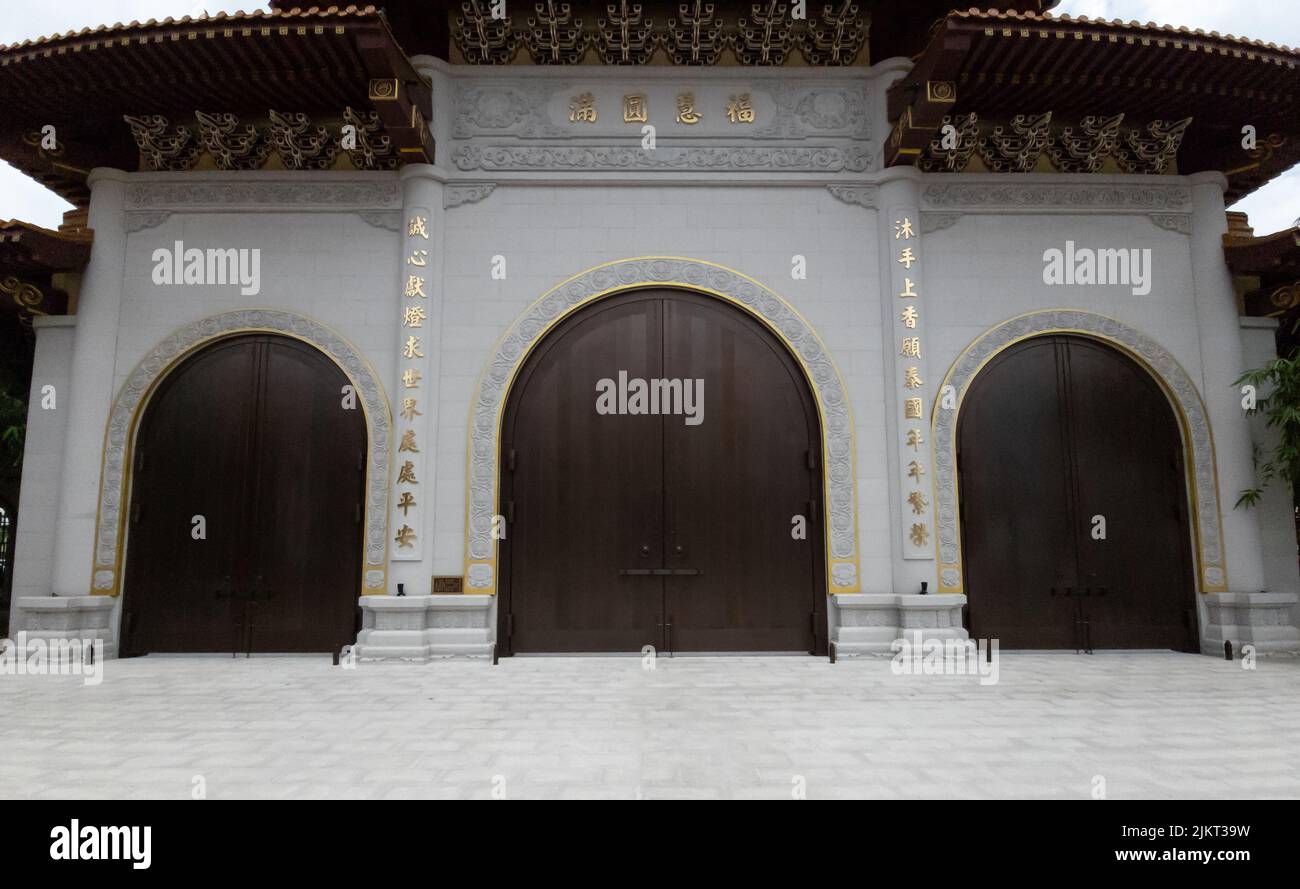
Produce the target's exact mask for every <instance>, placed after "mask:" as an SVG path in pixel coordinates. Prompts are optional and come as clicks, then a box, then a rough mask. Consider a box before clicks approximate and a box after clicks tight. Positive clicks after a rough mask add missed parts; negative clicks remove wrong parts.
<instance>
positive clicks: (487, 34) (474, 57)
mask: <svg viewBox="0 0 1300 889" xmlns="http://www.w3.org/2000/svg"><path fill="white" fill-rule="evenodd" d="M489 2H490V0H463V2H462V3H461V5H460V8H461V15H459V16H457V17H456V18H454V19H453V20H452V24H453V28H452V34H454V35H455V40H456V47H457V48H458V49H459V50H460V53H461V56H463V57H464V59H465V61H466V62H468V63H469V64H471V65H508V64H510V62H511V60H513V59H514V57H515V53H516V52H518V51H519V42H520V41H519V35H518V34H516V33H515V30H514V27H513V22H512V20H511V19H510V17H509V16H506V17H504V18H500V19H494V18H492V16H491V14H490V13H489V10H488V5H489Z"/></svg>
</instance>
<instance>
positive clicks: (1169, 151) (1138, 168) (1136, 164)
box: [1115, 117, 1192, 173]
mask: <svg viewBox="0 0 1300 889" xmlns="http://www.w3.org/2000/svg"><path fill="white" fill-rule="evenodd" d="M1191 123H1192V119H1191V118H1190V117H1185V118H1183V119H1182V120H1174V121H1169V120H1153V121H1151V123H1149V124H1147V127H1146V134H1145V135H1144V134H1143V133H1142V131H1141V130H1137V129H1132V130H1129V131H1128V133H1127V134H1126V135H1125V137H1124V141H1123V142H1122V143H1121V144H1119V145H1118V146H1116V149H1115V161H1116V162H1117V163H1118V164H1119V168H1120V169H1121V170H1123V171H1124V172H1125V173H1163V172H1165V171H1166V170H1167V169H1169V166H1170V165H1171V164H1172V163H1173V162H1174V160H1175V159H1176V158H1177V157H1178V146H1179V145H1181V144H1182V142H1183V134H1184V133H1186V132H1187V128H1188V127H1189V126H1190V125H1191Z"/></svg>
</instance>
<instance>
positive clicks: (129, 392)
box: [90, 309, 393, 596]
mask: <svg viewBox="0 0 1300 889" xmlns="http://www.w3.org/2000/svg"><path fill="white" fill-rule="evenodd" d="M257 333H263V334H271V335H275V336H282V337H285V338H287V339H293V340H297V341H299V342H301V343H304V344H306V345H308V346H311V347H312V348H314V349H316V351H318V352H320V353H321V354H323V355H324V356H326V357H327V358H329V359H330V360H331V361H333V362H334V364H335V365H337V366H338V368H339V370H340V371H342V372H343V375H344V376H345V377H346V378H347V380H348V382H349V384H351V386H352V387H353V391H354V392H355V393H356V394H357V396H358V401H359V403H360V404H361V410H362V416H363V418H364V420H365V424H366V447H367V460H366V478H365V504H364V507H363V517H362V518H363V524H362V563H361V564H362V589H361V593H362V594H363V595H382V594H383V593H385V592H386V591H387V586H388V563H387V538H388V490H389V478H388V477H389V462H390V459H389V446H390V437H391V431H392V425H393V424H392V412H391V408H390V406H389V402H388V397H387V395H386V394H385V392H384V388H383V384H382V383H381V382H380V378H379V375H378V374H377V373H376V372H375V370H374V368H373V367H372V366H371V365H370V363H369V361H367V360H366V358H365V357H364V355H363V354H362V353H361V352H360V350H358V349H357V348H356V347H354V346H353V345H352V344H351V343H350V342H349V341H348V340H347V339H346V338H344V337H343V336H342V335H341V334H339V333H338V332H337V331H335V330H333V329H332V328H329V327H326V326H325V325H323V324H320V323H319V322H317V321H313V320H311V319H309V318H306V317H304V316H302V315H297V314H294V313H291V312H285V311H280V310H274V309H247V310H240V311H235V312H226V313H223V314H220V315H214V316H211V317H209V318H204V319H203V320H201V321H198V322H195V323H193V324H190V325H187V326H186V327H183V328H181V329H180V330H178V331H176V332H174V333H173V334H171V335H170V336H169V337H167V338H166V339H165V340H163V341H162V343H160V344H159V345H158V346H156V347H155V348H154V349H153V350H152V351H150V352H149V354H147V355H146V356H145V357H144V358H143V359H141V360H140V362H139V363H138V364H137V365H136V367H135V369H134V370H132V372H131V373H130V374H129V375H128V376H127V379H126V382H125V383H124V384H123V385H122V388H121V390H120V391H119V392H118V394H117V397H116V398H115V399H114V400H113V406H112V407H111V408H110V410H109V415H108V423H107V425H106V428H105V430H104V446H103V459H102V462H101V464H100V466H101V468H100V477H99V505H98V509H97V510H96V515H95V538H94V554H93V556H92V564H91V589H90V594H91V595H98V596H118V595H120V594H121V592H122V574H123V565H124V562H125V559H126V547H127V545H128V543H129V540H128V535H127V524H128V522H127V521H126V516H128V515H129V510H128V505H129V504H130V497H131V493H132V492H131V482H132V476H131V468H132V464H133V463H134V454H135V439H136V435H137V433H138V431H139V426H140V418H141V417H142V416H143V415H144V411H145V410H146V409H147V407H148V405H149V403H150V402H151V401H152V398H153V396H154V394H155V393H156V392H157V390H158V386H159V385H160V384H161V383H162V381H163V380H164V379H166V378H167V376H168V375H169V374H171V372H172V371H174V370H175V369H176V368H177V367H178V366H179V365H180V364H181V363H182V362H184V361H185V360H186V359H188V358H190V357H191V356H193V355H195V354H197V353H198V352H201V351H202V350H203V349H205V348H207V347H208V346H211V345H213V344H214V343H217V342H219V341H221V340H226V339H230V338H231V337H236V336H241V335H244V334H257Z"/></svg>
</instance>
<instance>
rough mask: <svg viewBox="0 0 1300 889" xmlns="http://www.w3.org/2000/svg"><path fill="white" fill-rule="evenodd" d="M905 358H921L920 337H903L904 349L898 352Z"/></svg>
mask: <svg viewBox="0 0 1300 889" xmlns="http://www.w3.org/2000/svg"><path fill="white" fill-rule="evenodd" d="M898 354H899V355H902V356H903V357H904V358H920V357H921V338H920V337H919V336H905V337H903V347H902V348H901V349H899V351H898Z"/></svg>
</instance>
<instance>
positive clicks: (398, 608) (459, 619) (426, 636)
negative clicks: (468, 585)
mask: <svg viewBox="0 0 1300 889" xmlns="http://www.w3.org/2000/svg"><path fill="white" fill-rule="evenodd" d="M361 612H362V629H361V632H360V633H359V634H358V635H357V644H356V648H355V652H356V655H357V658H358V659H359V660H360V661H362V662H365V661H409V662H413V663H420V664H423V663H427V662H428V661H430V660H435V659H438V658H451V657H475V658H490V657H491V656H492V649H493V647H494V643H493V641H492V637H493V633H492V625H491V612H492V597H491V596H461V595H454V596H362V597H361Z"/></svg>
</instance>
